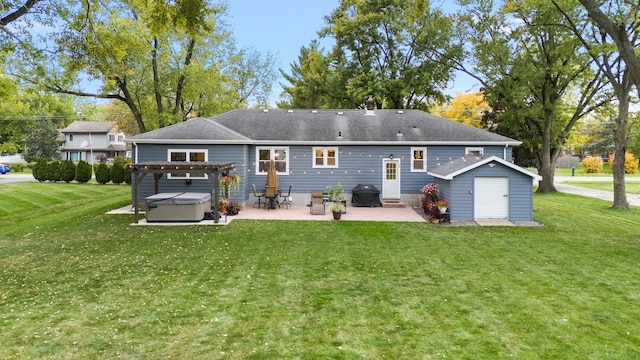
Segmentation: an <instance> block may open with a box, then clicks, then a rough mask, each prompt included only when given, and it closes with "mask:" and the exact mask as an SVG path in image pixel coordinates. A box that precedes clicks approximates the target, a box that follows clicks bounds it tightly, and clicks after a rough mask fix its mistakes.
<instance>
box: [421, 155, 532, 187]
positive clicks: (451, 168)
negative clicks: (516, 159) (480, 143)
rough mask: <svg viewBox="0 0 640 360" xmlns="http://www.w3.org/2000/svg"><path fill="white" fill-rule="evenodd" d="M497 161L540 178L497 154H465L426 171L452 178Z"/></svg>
mask: <svg viewBox="0 0 640 360" xmlns="http://www.w3.org/2000/svg"><path fill="white" fill-rule="evenodd" d="M491 162H497V163H500V164H502V165H504V166H507V167H509V168H511V169H514V170H516V171H519V172H521V173H523V174H525V175H528V176H531V177H532V178H533V179H536V180H538V181H539V180H542V177H541V176H540V175H538V174H536V173H533V172H531V171H529V170H527V169H525V168H522V167H520V166H518V165H516V164H513V163H511V162H508V161H506V160H504V159H502V158H499V157H497V156H486V157H485V156H477V155H465V156H462V157H459V158H456V159H453V160H451V161H449V162H446V163H443V164H441V165H439V166H437V167H435V168H433V169H431V170H429V171H428V172H427V174H429V175H431V176H434V177H437V178H440V179H444V180H452V179H453V178H454V177H456V176H458V175H460V174H464V173H466V172H467V171H470V170H472V169H475V168H478V167H480V166H482V165H485V164H488V163H491Z"/></svg>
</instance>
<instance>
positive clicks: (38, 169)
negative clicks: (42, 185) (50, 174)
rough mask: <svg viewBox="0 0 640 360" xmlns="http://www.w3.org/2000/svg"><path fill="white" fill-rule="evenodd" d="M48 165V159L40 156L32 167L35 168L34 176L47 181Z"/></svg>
mask: <svg viewBox="0 0 640 360" xmlns="http://www.w3.org/2000/svg"><path fill="white" fill-rule="evenodd" d="M48 167H49V163H47V160H46V159H45V158H40V159H39V160H38V162H37V163H35V165H33V166H32V167H31V168H32V169H33V171H32V173H33V177H34V178H35V179H36V180H38V181H40V182H42V181H46V180H47V168H48Z"/></svg>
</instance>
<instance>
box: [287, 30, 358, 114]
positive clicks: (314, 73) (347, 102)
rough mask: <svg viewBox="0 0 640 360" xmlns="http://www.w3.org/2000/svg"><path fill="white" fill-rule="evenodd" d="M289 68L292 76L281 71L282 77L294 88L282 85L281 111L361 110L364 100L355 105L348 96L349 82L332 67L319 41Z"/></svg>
mask: <svg viewBox="0 0 640 360" xmlns="http://www.w3.org/2000/svg"><path fill="white" fill-rule="evenodd" d="M334 63H335V61H334ZM290 66H291V74H287V73H286V72H285V71H284V70H282V69H280V74H281V75H282V77H283V78H284V79H285V80H286V81H288V82H289V84H291V86H287V85H285V84H281V86H282V89H283V94H282V97H283V98H284V100H283V101H280V102H278V107H280V108H294V109H344V108H353V107H358V106H361V104H362V99H357V100H356V103H353V102H352V101H353V100H352V99H350V98H349V96H348V95H347V92H346V88H347V84H346V81H347V79H345V78H343V77H342V74H340V73H339V72H338V71H336V69H335V66H332V64H331V60H330V59H329V58H328V56H326V55H325V54H324V50H323V49H320V48H319V42H318V40H313V41H312V42H311V44H309V47H304V46H303V47H301V48H300V55H299V56H298V62H294V63H293V64H290Z"/></svg>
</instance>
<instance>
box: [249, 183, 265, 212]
mask: <svg viewBox="0 0 640 360" xmlns="http://www.w3.org/2000/svg"><path fill="white" fill-rule="evenodd" d="M251 186H253V196H255V197H257V198H258V200H257V201H256V202H254V203H253V206H256V204H257V205H258V208H260V206H262V198H263V197H264V191H263V192H261V193H259V192H258V190H256V184H251Z"/></svg>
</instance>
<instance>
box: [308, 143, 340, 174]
mask: <svg viewBox="0 0 640 360" xmlns="http://www.w3.org/2000/svg"><path fill="white" fill-rule="evenodd" d="M317 150H322V165H317V164H316V151H317ZM329 150H333V151H335V153H336V164H335V165H327V159H328V155H329ZM338 154H339V152H338V147H337V146H317V147H314V148H313V153H312V155H311V167H312V168H317V169H323V168H324V169H335V168H337V167H338Z"/></svg>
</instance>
